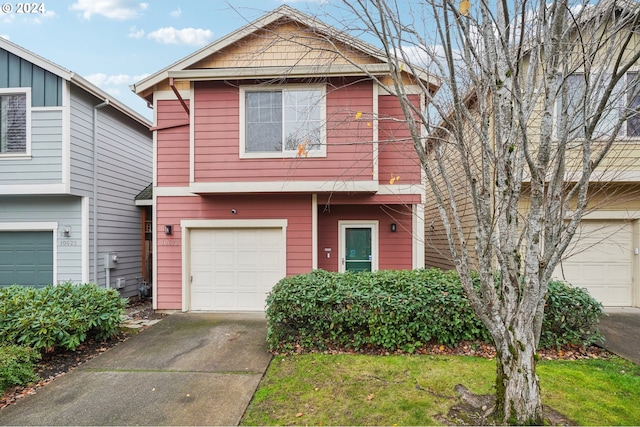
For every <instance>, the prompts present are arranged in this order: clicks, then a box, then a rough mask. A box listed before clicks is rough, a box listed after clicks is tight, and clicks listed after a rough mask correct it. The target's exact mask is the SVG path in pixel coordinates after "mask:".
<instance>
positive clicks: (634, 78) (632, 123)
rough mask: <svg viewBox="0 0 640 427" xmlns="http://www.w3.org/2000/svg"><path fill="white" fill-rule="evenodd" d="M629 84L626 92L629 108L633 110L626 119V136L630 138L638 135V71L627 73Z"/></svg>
mask: <svg viewBox="0 0 640 427" xmlns="http://www.w3.org/2000/svg"><path fill="white" fill-rule="evenodd" d="M627 79H628V82H629V84H628V85H627V87H628V89H627V93H628V94H629V97H630V98H631V97H632V98H631V99H629V100H628V105H629V108H630V109H632V110H634V112H632V113H631V115H630V116H629V118H628V119H627V136H628V137H630V138H637V137H640V82H638V73H629V74H627Z"/></svg>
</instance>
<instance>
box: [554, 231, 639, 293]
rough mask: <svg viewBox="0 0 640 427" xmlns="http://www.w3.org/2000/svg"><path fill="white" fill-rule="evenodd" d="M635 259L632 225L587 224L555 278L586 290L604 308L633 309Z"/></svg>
mask: <svg viewBox="0 0 640 427" xmlns="http://www.w3.org/2000/svg"><path fill="white" fill-rule="evenodd" d="M633 256H634V255H633V236H632V227H631V224H630V223H628V222H625V221H613V220H612V221H593V220H591V221H589V220H584V221H583V222H582V224H581V225H580V232H579V233H577V234H576V236H575V237H574V242H573V243H572V245H571V246H570V248H569V249H568V250H567V253H566V254H565V258H566V259H565V260H563V262H562V264H561V266H558V268H557V269H556V271H555V276H556V277H559V278H563V279H564V280H566V281H568V282H570V283H571V284H573V285H574V286H576V287H580V288H586V289H587V290H588V291H589V293H590V294H591V296H593V297H594V298H595V299H596V300H598V301H600V302H601V303H602V304H603V305H605V306H630V305H631V304H632V301H633V300H632V289H633Z"/></svg>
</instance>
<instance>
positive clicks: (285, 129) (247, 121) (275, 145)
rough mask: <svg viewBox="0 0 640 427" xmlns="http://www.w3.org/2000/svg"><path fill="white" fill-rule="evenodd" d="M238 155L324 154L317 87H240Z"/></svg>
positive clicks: (322, 112) (320, 96) (322, 103)
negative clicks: (240, 131) (240, 130)
mask: <svg viewBox="0 0 640 427" xmlns="http://www.w3.org/2000/svg"><path fill="white" fill-rule="evenodd" d="M241 99H242V102H241V104H240V105H241V107H240V108H241V114H240V115H241V120H242V129H243V134H242V135H241V147H240V157H244V158H256V157H323V156H326V143H325V138H326V136H325V135H326V131H325V93H324V88H321V87H302V86H295V87H289V88H285V87H279V88H274V89H271V88H270V89H265V88H258V87H256V88H255V89H254V88H245V89H243V90H241Z"/></svg>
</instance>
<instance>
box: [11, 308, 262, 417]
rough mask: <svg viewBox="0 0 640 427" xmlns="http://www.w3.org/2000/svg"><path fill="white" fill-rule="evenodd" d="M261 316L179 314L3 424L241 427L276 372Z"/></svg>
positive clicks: (46, 391)
mask: <svg viewBox="0 0 640 427" xmlns="http://www.w3.org/2000/svg"><path fill="white" fill-rule="evenodd" d="M266 327H267V323H266V319H265V317H264V314H263V313H260V314H189V313H175V314H172V315H170V316H168V317H167V318H165V319H164V320H162V321H161V322H160V323H158V324H156V325H154V326H152V327H150V328H148V329H146V330H144V331H142V332H140V333H139V334H138V335H135V336H133V337H131V338H129V339H128V340H127V341H125V342H123V343H121V344H119V345H117V346H116V347H114V348H112V349H110V350H109V351H108V352H106V353H104V354H102V355H100V356H99V357H96V358H95V359H92V360H90V361H89V362H87V363H86V364H84V365H82V366H81V367H79V368H77V369H76V370H74V371H72V372H70V373H68V374H66V375H64V376H62V377H61V378H58V379H56V380H55V381H53V382H52V383H51V384H48V385H47V386H46V387H44V388H42V389H41V390H39V391H38V393H36V394H35V395H33V396H29V397H25V398H24V399H22V400H21V401H19V402H16V403H15V404H13V405H11V406H9V407H7V408H5V409H3V410H2V411H0V425H65V426H71V425H125V426H131V425H165V426H166V425H237V424H238V423H239V422H240V419H241V417H242V415H243V413H244V411H245V409H246V407H247V405H248V404H249V402H250V401H251V398H252V397H253V393H254V392H255V390H256V388H257V386H258V384H259V382H260V380H261V379H262V376H263V374H264V372H265V370H266V368H267V366H268V365H269V362H270V360H271V354H270V353H269V352H267V348H266V342H265V339H266Z"/></svg>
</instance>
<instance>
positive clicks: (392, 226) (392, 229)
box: [391, 222, 398, 233]
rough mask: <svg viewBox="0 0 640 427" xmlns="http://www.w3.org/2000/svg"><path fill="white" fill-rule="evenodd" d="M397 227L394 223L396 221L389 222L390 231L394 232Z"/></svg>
mask: <svg viewBox="0 0 640 427" xmlns="http://www.w3.org/2000/svg"><path fill="white" fill-rule="evenodd" d="M397 229H398V226H397V225H396V223H395V222H392V223H391V232H392V233H395V232H396V230H397Z"/></svg>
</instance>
